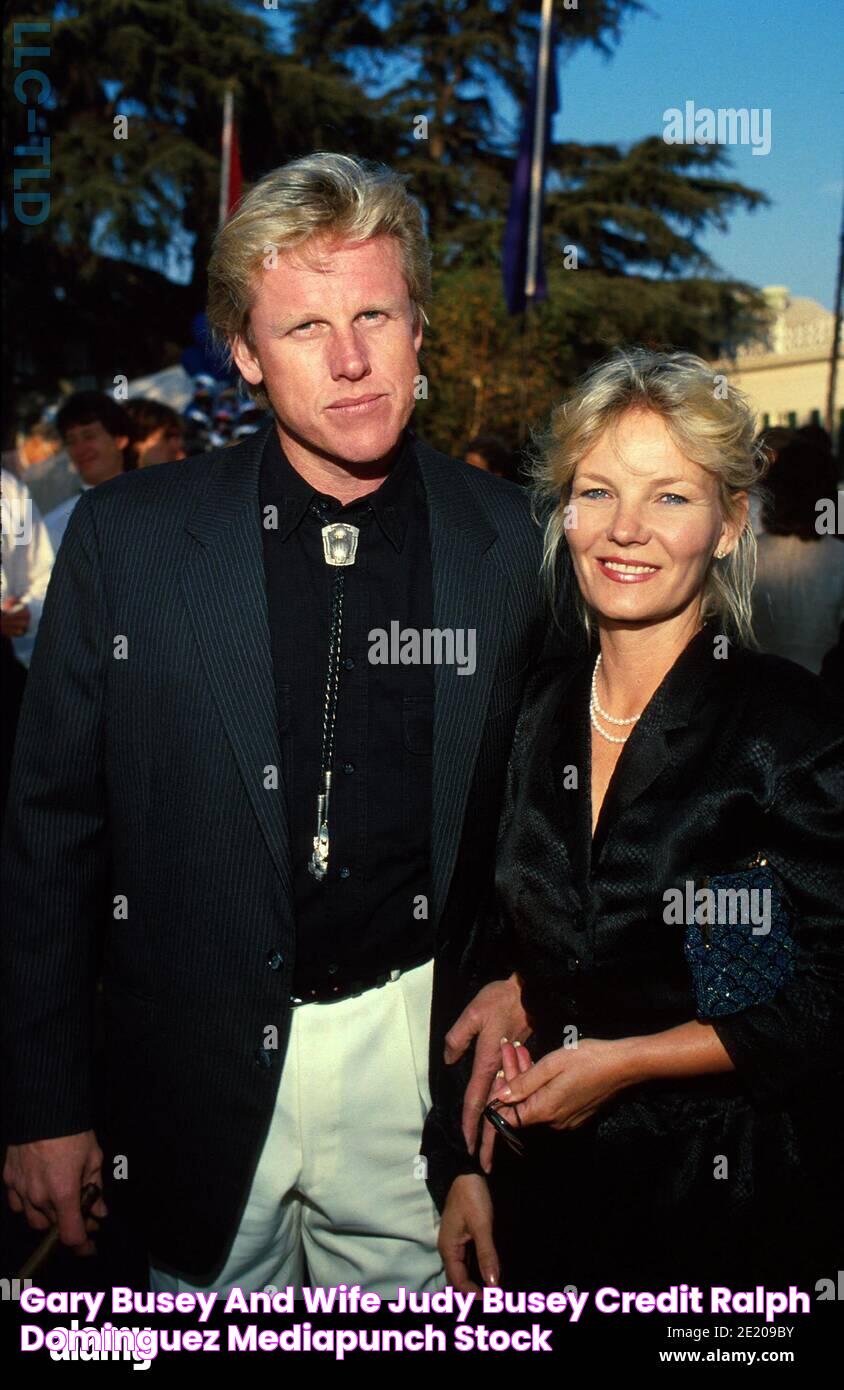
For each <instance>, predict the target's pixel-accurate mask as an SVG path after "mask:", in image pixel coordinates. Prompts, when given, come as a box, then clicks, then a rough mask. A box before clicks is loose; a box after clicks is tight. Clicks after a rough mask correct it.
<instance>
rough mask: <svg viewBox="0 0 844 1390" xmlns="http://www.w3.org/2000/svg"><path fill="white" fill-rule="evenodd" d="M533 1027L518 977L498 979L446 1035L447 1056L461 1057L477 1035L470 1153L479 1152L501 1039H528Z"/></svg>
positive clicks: (470, 1089) (466, 1111) (467, 1110)
mask: <svg viewBox="0 0 844 1390" xmlns="http://www.w3.org/2000/svg"><path fill="white" fill-rule="evenodd" d="M530 1032H531V1028H530V1024H529V1023H528V1020H527V1015H526V1014H525V1011H524V1009H523V1008H522V992H521V987H520V985H519V982H518V979H517V977H516V976H515V975H511V976H510V978H509V980H495V981H494V982H493V983H492V984H491V985H486V986H485V987H484V988H483V989H482V990H480V991H479V993H478V994H476V995H475V997H474V999H473V1000H472V1002H471V1004H467V1005H466V1008H465V1009H464V1010H463V1012H462V1014H461V1015H460V1017H459V1018H458V1020H457V1022H456V1023H455V1024H454V1027H453V1028H451V1029H449V1031H448V1032H447V1033H446V1035H445V1060H446V1062H447V1063H448V1064H449V1065H452V1064H453V1063H454V1062H457V1061H459V1059H460V1058H461V1057H462V1056H463V1053H464V1052H465V1051H466V1048H467V1047H468V1046H469V1044H470V1042H471V1041H472V1039H473V1038H475V1037H476V1038H477V1042H476V1043H475V1058H474V1062H473V1064H472V1075H471V1078H470V1080H469V1084H468V1086H467V1087H466V1094H465V1096H464V1098H463V1137H464V1139H465V1140H466V1147H467V1148H468V1150H469V1153H474V1152H475V1143H476V1140H477V1134H478V1124H479V1122H480V1118H481V1112H482V1111H483V1108H484V1106H485V1105H486V1103H487V1097H488V1095H489V1090H490V1086H491V1084H492V1081H493V1079H494V1077H495V1073H496V1072H497V1071H498V1069H499V1067H500V1065H501V1042H502V1039H507V1040H508V1041H510V1042H516V1041H518V1042H524V1041H525V1040H526V1038H528V1037H529V1036H530Z"/></svg>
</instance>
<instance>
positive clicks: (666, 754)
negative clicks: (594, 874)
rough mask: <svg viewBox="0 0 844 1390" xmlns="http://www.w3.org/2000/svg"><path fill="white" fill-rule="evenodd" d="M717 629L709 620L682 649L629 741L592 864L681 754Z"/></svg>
mask: <svg viewBox="0 0 844 1390" xmlns="http://www.w3.org/2000/svg"><path fill="white" fill-rule="evenodd" d="M713 631H714V629H713V627H712V624H711V623H707V624H706V625H705V626H704V627H703V628H702V629H701V631H700V632H698V633H697V634H696V636H695V637H693V638H692V640H691V642H690V643H689V644H688V646H687V647H686V648H685V650H684V651H682V652H681V653H680V655H679V657H678V658H677V660H676V661H675V663H674V665H673V666H672V667H671V669H670V670H669V671H668V672H667V673H666V675H665V677H664V679H663V681H662V683H661V684H660V685H659V686H658V687H657V689H656V690H655V691H654V694H653V696H652V698H651V700H650V701H649V702H648V704H647V706H646V707H645V710H644V711H643V713H642V716H641V718H640V720H639V722H638V724H636V725H635V727H634V730H633V733H632V734H631V735H630V737H629V739H628V740H627V743H626V744H625V745H624V748H623V749H622V753H621V757H620V758H619V760H618V762H617V763H616V766H615V771H614V772H613V776H612V779H611V781H610V785H609V787H608V788H607V793H606V796H605V798H604V804H603V806H602V807H601V815H600V818H599V820H598V824H597V826H596V827H595V837H594V840H593V842H592V868H593V870H594V868H595V867H596V866H597V864H598V862H599V860H600V858H601V856H602V854H603V853H604V851H605V849H606V846H607V842H608V840H609V838H610V836H611V835H612V832H613V830H614V829H615V827H616V825H617V824H618V822H619V821H620V819H621V817H622V816H623V815H624V813H625V812H626V811H627V810H628V809H629V808H630V807H631V806H632V805H633V804H634V803H635V802H636V801H637V800H638V799H639V797H641V796H644V794H645V792H646V791H647V790H648V788H649V787H651V786H653V784H654V782H655V781H656V780H657V778H658V777H659V776H661V774H662V772H663V770H664V769H665V768H666V767H667V766H669V765H670V764H672V763H673V762H674V761H675V760H676V758H677V749H678V746H679V741H680V740H681V738H682V731H683V729H684V728H685V726H686V724H687V723H688V719H689V715H690V713H691V710H692V708H693V706H694V705H695V704H696V703H697V701H698V699H699V698H700V697H701V695H702V694H703V692H704V691H705V689H706V686H707V684H708V682H709V681H710V680H711V679H712V676H713V661H714V657H713V654H712V634H713Z"/></svg>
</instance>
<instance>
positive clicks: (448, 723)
mask: <svg viewBox="0 0 844 1390" xmlns="http://www.w3.org/2000/svg"><path fill="white" fill-rule="evenodd" d="M413 445H414V448H415V452H416V458H417V461H418V464H419V468H420V472H421V474H422V481H423V484H424V487H425V492H426V496H427V501H428V519H429V527H430V535H431V569H432V584H433V594H432V598H433V618H434V626H435V627H437V628H452V629H457V628H464V629H469V628H473V629H474V630H475V634H476V668H475V671H474V673H473V674H472V675H460V674H459V668H458V667H457V666H455V665H446V664H445V663H443V664H441V665H436V666H435V667H434V749H433V770H432V779H433V785H432V802H433V807H432V809H433V823H432V827H431V895H432V899H433V903H432V912H431V918H432V920H433V922H434V924H435V926H436V924H437V922H438V921H439V918H440V914H441V912H442V909H443V907H444V904H445V901H446V897H447V894H448V887H449V884H450V882H451V876H452V873H453V870H454V862H455V859H456V856H457V846H458V841H459V838H460V831H461V827H462V824H463V818H464V814H466V810H467V807H466V802H467V797H468V792H469V786H470V783H471V781H472V771H473V768H474V765H475V760H476V758H477V754H478V748H479V745H480V741H481V735H482V733H483V727H484V720H485V714H486V707H487V702H488V699H489V693H490V689H491V687H492V681H493V676H494V675H495V670H496V666H497V663H498V651H499V645H500V634H501V622H502V614H503V613H505V612H506V609H507V591H508V587H509V581H508V579H507V576H506V575H505V574H504V573H503V571H502V569H501V568H500V561H499V560H498V557H497V554H496V547H495V544H494V542H495V540H496V537H497V534H498V533H497V532H496V530H495V528H494V526H493V525H492V523H491V522H490V521H489V520H487V518H486V517H485V515H484V513H483V512H482V511H481V509H480V507H479V506H478V504H477V503H476V502H475V500H474V498H473V497H472V494H471V492H470V490H469V487H468V484H467V482H466V479H465V478H464V477H463V474H462V470H461V469H459V468H457V467H456V466H455V464H454V462H453V460H450V459H447V458H446V457H445V456H444V455H442V454H438V453H436V452H435V451H434V450H433V449H429V448H428V447H427V446H426V445H425V444H423V443H422V442H421V441H420V440H418V439H415V438H414V439H413ZM469 814H471V808H469Z"/></svg>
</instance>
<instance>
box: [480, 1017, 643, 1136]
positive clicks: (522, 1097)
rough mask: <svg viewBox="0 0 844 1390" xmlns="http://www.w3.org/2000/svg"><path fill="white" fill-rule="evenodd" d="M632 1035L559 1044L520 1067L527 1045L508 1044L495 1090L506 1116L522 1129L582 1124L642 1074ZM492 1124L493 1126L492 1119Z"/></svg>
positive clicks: (498, 1102)
mask: <svg viewBox="0 0 844 1390" xmlns="http://www.w3.org/2000/svg"><path fill="white" fill-rule="evenodd" d="M630 1041H631V1040H628V1039H627V1038H621V1039H618V1040H613V1041H607V1040H604V1039H600V1038H581V1039H580V1040H579V1042H578V1044H577V1046H576V1047H560V1048H557V1050H556V1051H555V1052H549V1053H547V1054H546V1056H545V1057H542V1058H541V1059H540V1060H539V1061H538V1062H534V1063H533V1064H532V1065H531V1066H529V1067H528V1068H527V1069H523V1067H522V1068H520V1067H519V1059H518V1054H519V1053H525V1052H526V1049H525V1048H521V1047H520V1048H518V1049H516V1048H513V1047H512V1046H511V1045H510V1044H509V1043H505V1044H502V1048H501V1059H502V1066H503V1069H504V1071H505V1077H504V1078H503V1079H500V1080H499V1081H498V1084H497V1090H496V1092H495V1101H496V1104H497V1105H498V1108H499V1109H500V1110H501V1114H502V1116H503V1117H504V1119H505V1120H507V1121H508V1122H509V1123H510V1124H511V1125H513V1127H514V1128H516V1129H518V1128H520V1127H522V1126H524V1125H550V1126H551V1128H552V1129H577V1128H578V1126H580V1125H582V1124H584V1123H585V1121H586V1120H588V1119H589V1118H590V1117H591V1116H592V1115H594V1114H595V1112H596V1110H599V1109H600V1108H601V1106H602V1105H605V1104H606V1102H607V1101H608V1100H611V1099H612V1097H613V1096H615V1095H617V1094H618V1092H619V1091H622V1090H624V1088H625V1087H627V1086H630V1085H632V1084H633V1083H634V1082H635V1081H637V1080H638V1079H639V1074H638V1071H637V1068H636V1065H635V1062H634V1050H633V1049H632V1048H631V1047H630V1046H629V1045H628V1043H629V1042H630ZM486 1127H487V1128H488V1129H492V1126H491V1125H490V1124H489V1121H487V1122H486ZM484 1140H485V1141H486V1135H485V1136H484Z"/></svg>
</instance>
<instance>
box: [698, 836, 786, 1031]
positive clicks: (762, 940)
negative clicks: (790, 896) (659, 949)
mask: <svg viewBox="0 0 844 1390" xmlns="http://www.w3.org/2000/svg"><path fill="white" fill-rule="evenodd" d="M701 886H702V889H703V890H704V895H703V896H701V892H700V890H698V891H697V892H696V893H695V906H694V912H693V914H692V918H693V919H692V920H691V921H690V920H689V915H688V914H687V917H686V934H685V939H684V943H683V945H684V950H685V955H686V961H687V962H688V966H689V969H690V971H691V975H692V984H693V988H694V995H695V1004H696V1008H697V1015H698V1018H718V1017H719V1016H720V1015H722V1014H733V1013H738V1011H739V1010H740V1009H746V1008H748V1007H749V1006H750V1005H751V1004H764V1003H765V1002H766V1001H767V1000H768V999H770V998H772V997H773V995H775V994H776V992H777V990H778V989H780V988H781V986H782V985H784V984H785V982H786V981H787V980H789V979H790V978H791V976H792V975H793V973H794V965H795V958H796V954H797V948H796V945H795V941H794V937H793V935H792V931H791V912H790V909H789V907H788V904H787V903H786V901H785V898H784V896H783V893H782V890H781V889H780V887H779V885H778V883H777V880H776V878H775V877H774V874H773V873H772V871H771V869H770V867H769V865H768V861H767V859H765V858H764V856H763V855H762V854H761V853H760V854H757V855H756V856H755V858H754V859H753V860H752V861H751V863H750V864H749V865H748V866H747V868H745V869H741V870H739V871H737V872H734V873H728V874H718V875H716V876H713V877H710V878H707V879H704V880H703V884H702V885H701Z"/></svg>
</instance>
